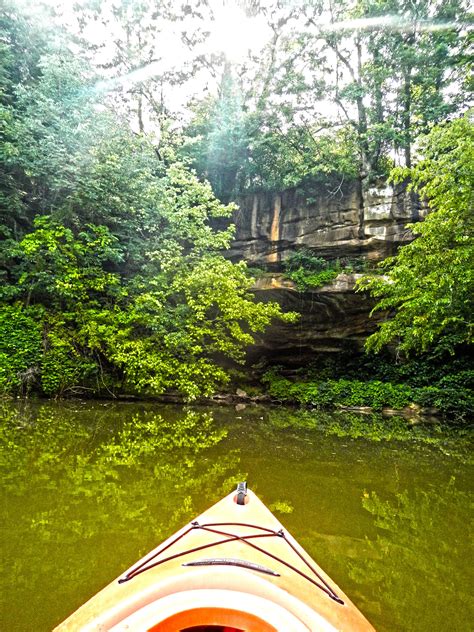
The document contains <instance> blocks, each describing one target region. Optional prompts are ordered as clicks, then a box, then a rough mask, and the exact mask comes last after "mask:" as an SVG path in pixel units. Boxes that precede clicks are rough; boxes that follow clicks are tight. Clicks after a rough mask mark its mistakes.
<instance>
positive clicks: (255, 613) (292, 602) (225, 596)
mask: <svg viewBox="0 0 474 632" xmlns="http://www.w3.org/2000/svg"><path fill="white" fill-rule="evenodd" d="M236 500H237V497H236V494H235V493H233V494H229V496H226V497H225V498H224V499H222V500H221V501H219V502H218V503H217V504H216V505H214V506H213V507H211V508H210V509H208V510H207V511H205V512H204V513H203V514H202V515H200V516H199V517H198V518H197V519H196V520H195V521H193V522H192V523H190V524H189V525H187V526H186V527H183V529H181V530H180V531H178V532H177V533H176V534H174V535H173V536H171V537H170V538H168V540H166V541H165V542H163V543H162V544H161V545H160V546H159V547H157V548H156V549H155V550H154V551H151V552H150V553H149V554H148V555H146V556H145V557H144V558H142V559H141V560H140V561H139V562H137V563H136V564H134V565H133V566H132V567H131V568H130V569H129V570H128V571H127V572H126V573H124V575H122V576H121V577H120V578H117V579H116V580H115V581H113V582H112V583H111V584H109V585H108V586H106V587H105V588H104V589H103V590H101V591H100V592H99V593H97V594H96V595H95V596H94V597H92V598H91V599H90V600H89V601H88V602H87V603H86V604H84V605H83V606H81V607H80V608H79V609H78V610H77V611H76V612H75V613H73V614H72V615H71V616H70V617H69V618H68V619H66V621H64V622H63V623H62V624H61V625H59V626H58V627H57V628H56V630H57V631H60V632H65V631H71V630H84V631H85V632H86V631H87V632H93V631H94V632H95V631H98V630H101V631H104V630H110V631H113V632H119V631H125V630H128V631H130V630H149V631H153V632H155V631H156V632H167V631H171V630H172V631H176V630H187V629H189V628H192V627H193V626H206V625H207V626H211V625H214V626H221V628H222V629H224V630H229V631H232V630H246V631H248V632H253V631H255V632H274V631H275V630H284V631H285V632H304V631H306V632H307V631H308V630H309V631H311V632H317V631H321V632H331V631H335V630H347V631H351V632H362V631H363V632H369V631H373V630H374V628H373V627H372V626H371V625H370V623H369V622H368V621H367V620H366V619H365V617H364V616H363V615H362V614H361V613H360V611H359V610H358V609H357V608H356V606H355V605H354V604H352V602H351V601H350V600H349V598H348V597H347V596H346V595H345V594H344V593H343V592H342V590H341V589H340V588H339V587H338V586H337V585H336V584H335V583H334V582H333V581H332V580H331V578H330V577H329V576H328V575H326V573H324V571H323V570H322V569H321V568H320V567H319V566H318V565H317V564H316V562H315V561H314V560H312V559H311V558H310V557H309V556H308V554H307V553H306V552H305V551H304V549H303V548H302V547H301V546H300V545H299V544H298V543H297V542H296V540H294V538H292V536H291V535H290V534H289V533H288V532H286V531H285V529H284V528H283V526H282V525H281V524H280V522H279V521H278V520H277V519H276V517H275V516H274V515H273V514H272V513H271V512H270V511H269V510H268V509H267V507H266V506H265V505H264V504H263V503H262V502H261V501H260V500H259V499H258V497H257V496H256V495H255V494H254V493H253V492H251V491H250V490H249V491H248V493H247V496H246V497H245V503H244V504H238V503H237V502H236Z"/></svg>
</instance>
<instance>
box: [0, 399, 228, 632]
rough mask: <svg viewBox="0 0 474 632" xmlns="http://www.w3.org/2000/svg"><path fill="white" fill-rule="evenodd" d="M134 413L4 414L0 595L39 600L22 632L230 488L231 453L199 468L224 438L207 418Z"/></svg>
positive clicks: (51, 617)
mask: <svg viewBox="0 0 474 632" xmlns="http://www.w3.org/2000/svg"><path fill="white" fill-rule="evenodd" d="M134 410H135V409H134V408H131V407H129V408H128V409H127V407H125V408H124V407H118V408H116V409H114V407H111V406H107V407H105V410H104V408H103V407H102V408H101V407H100V406H97V407H96V408H95V409H94V412H93V414H92V415H91V414H90V413H91V411H90V408H89V407H87V414H86V415H84V414H83V413H84V410H81V408H80V407H78V406H74V405H70V406H66V407H64V406H60V407H55V406H51V405H50V404H44V405H42V406H41V405H40V406H39V407H35V406H32V407H26V408H23V409H22V410H18V409H14V408H11V407H10V406H6V405H4V406H3V407H2V411H1V412H2V417H3V423H2V425H1V427H0V440H1V443H2V444H3V449H2V450H1V454H2V460H1V462H0V468H1V470H2V475H3V476H4V480H5V484H6V486H7V489H8V492H9V494H8V496H9V497H8V504H4V505H2V507H3V508H4V511H3V513H4V514H5V515H4V516H2V522H3V525H4V527H5V531H6V533H8V536H9V541H8V544H7V547H6V551H5V553H6V559H5V564H6V568H10V569H13V572H14V576H15V581H14V583H12V582H11V572H10V573H9V574H2V578H3V582H2V583H3V586H1V590H2V593H3V595H4V597H5V599H6V600H7V601H10V603H23V604H25V603H26V604H27V603H28V596H29V595H31V594H35V593H37V594H41V595H42V601H43V605H44V608H43V611H41V612H38V610H34V611H32V612H31V613H30V616H31V621H30V622H28V621H26V622H25V628H24V629H33V627H35V626H37V627H38V628H39V629H49V628H50V627H51V623H53V622H54V621H55V620H56V621H57V619H58V613H60V614H59V616H61V614H62V615H65V614H67V612H68V611H69V610H71V608H72V607H74V604H77V605H78V604H79V603H81V602H82V601H83V600H84V599H85V598H87V597H89V596H90V595H91V594H93V593H94V592H95V591H96V590H97V589H98V588H100V587H101V586H102V585H104V584H105V583H106V582H107V581H109V580H110V579H111V578H113V576H114V575H115V574H119V573H120V572H121V571H122V570H123V569H124V568H125V567H126V566H127V564H129V563H130V564H131V563H132V562H133V561H135V559H136V558H137V550H138V551H139V552H140V553H145V552H146V551H147V550H149V549H150V548H151V547H152V546H155V545H156V544H157V543H158V542H159V541H161V540H162V539H163V538H165V537H167V536H168V535H169V534H170V533H171V532H172V531H174V530H175V529H177V528H178V527H179V526H182V524H184V523H185V522H186V521H187V520H188V519H189V518H191V517H192V516H194V515H195V514H196V513H198V512H199V511H201V510H202V509H204V507H205V506H206V505H207V503H208V502H209V500H210V499H211V500H213V501H217V500H218V499H219V498H220V497H221V496H222V495H224V493H227V492H228V490H229V489H231V488H232V486H233V484H234V480H235V478H234V476H235V473H236V469H238V455H237V454H236V453H235V452H230V453H228V454H226V455H223V457H222V458H220V459H219V460H218V461H212V462H206V461H205V453H206V451H208V449H209V448H210V447H212V446H215V445H216V444H218V443H219V442H221V441H222V440H223V439H224V438H225V437H226V435H227V431H226V430H225V429H222V428H220V429H217V428H215V427H214V422H213V418H212V415H211V414H209V413H199V412H195V411H191V410H190V411H184V412H181V413H180V414H174V415H171V416H170V417H169V418H166V419H165V418H164V417H163V416H162V415H160V414H157V413H156V412H154V411H152V410H147V409H146V408H142V409H141V410H139V411H138V412H134ZM124 412H125V415H124ZM202 490H206V493H205V495H204V499H202V496H203V495H202V493H201V492H202ZM203 503H204V504H203ZM22 506H24V507H25V511H23V510H22ZM18 551H21V554H20V555H18ZM62 604H67V606H66V610H64V607H62ZM23 607H25V606H23ZM26 609H28V606H27V605H26ZM53 613H54V614H53ZM10 617H13V619H8V615H7V618H6V619H5V618H3V623H4V625H5V624H9V625H7V627H6V629H15V630H19V629H20V628H18V627H17V624H16V623H15V617H16V614H15V613H11V612H10ZM41 624H43V625H41Z"/></svg>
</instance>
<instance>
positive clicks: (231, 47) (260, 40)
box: [206, 5, 268, 62]
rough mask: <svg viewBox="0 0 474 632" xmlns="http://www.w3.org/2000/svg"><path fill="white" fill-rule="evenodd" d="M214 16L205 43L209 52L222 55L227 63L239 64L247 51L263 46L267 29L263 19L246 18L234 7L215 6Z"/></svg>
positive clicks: (238, 8)
mask: <svg viewBox="0 0 474 632" xmlns="http://www.w3.org/2000/svg"><path fill="white" fill-rule="evenodd" d="M214 16H215V20H214V21H213V23H212V24H211V25H210V31H211V34H210V36H209V39H208V40H207V42H206V48H207V49H208V50H209V51H210V52H217V53H224V54H225V56H226V58H227V59H228V60H229V61H232V62H239V61H243V59H244V58H245V57H246V56H247V54H248V53H249V51H251V50H255V49H260V48H262V47H263V46H264V44H265V41H266V35H267V33H266V31H267V29H268V27H267V25H266V23H265V20H264V19H263V18H261V19H259V18H258V17H253V18H248V17H247V16H246V15H245V13H244V11H243V10H242V9H241V8H240V7H238V6H236V5H230V6H229V5H227V6H217V7H215V9H214Z"/></svg>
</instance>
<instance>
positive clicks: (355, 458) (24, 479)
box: [0, 401, 472, 632]
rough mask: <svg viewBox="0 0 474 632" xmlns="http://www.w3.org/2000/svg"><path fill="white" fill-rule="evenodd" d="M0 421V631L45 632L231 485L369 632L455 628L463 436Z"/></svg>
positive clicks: (27, 417)
mask: <svg viewBox="0 0 474 632" xmlns="http://www.w3.org/2000/svg"><path fill="white" fill-rule="evenodd" d="M0 417H1V419H2V422H1V423H0V443H1V449H0V471H1V474H2V479H3V481H4V487H5V500H4V502H3V503H2V509H1V511H2V514H1V519H2V524H3V532H4V537H3V540H4V544H5V545H6V546H4V560H5V569H6V570H5V572H4V573H2V579H1V582H2V585H1V586H0V589H1V591H2V595H3V597H4V600H5V605H4V610H3V616H2V624H3V628H4V629H6V630H15V632H22V631H23V630H24V631H29V630H32V629H37V630H40V631H41V630H43V631H46V630H50V629H51V628H52V627H53V626H54V624H55V623H57V622H58V621H60V620H61V619H62V618H64V617H65V616H66V615H67V614H68V613H69V612H71V611H72V610H74V609H75V608H76V607H77V606H78V605H79V604H81V603H82V602H84V601H85V600H86V599H87V598H88V597H90V596H91V595H92V594H94V593H95V592H96V591H97V590H98V589H99V588H101V587H102V586H103V585H105V584H106V583H107V582H108V581H110V580H111V579H112V578H113V577H115V576H117V575H119V574H120V573H121V572H122V571H123V570H124V569H125V568H126V567H127V566H129V565H130V564H132V563H133V562H134V561H135V560H136V559H137V558H138V557H139V556H140V555H143V554H145V553H146V552H147V551H149V550H150V549H151V548H152V547H154V546H156V544H157V543H159V542H160V541H161V540H163V539H164V538H165V537H167V536H168V535H170V534H171V533H172V532H173V531H175V530H176V529H177V528H178V527H180V526H182V525H183V524H185V523H186V522H187V521H188V520H189V519H190V518H192V517H194V516H195V515H196V514H198V513H199V512H201V511H203V510H204V509H205V508H207V507H208V506H209V505H210V504H211V503H212V502H214V501H217V500H218V499H219V498H220V497H222V496H223V495H224V494H226V493H228V492H229V490H231V489H232V488H233V486H234V485H235V482H236V481H238V480H244V479H246V478H248V480H249V482H250V485H251V487H252V488H253V489H254V490H255V491H256V492H257V493H258V494H259V495H260V496H261V498H262V500H263V501H264V502H266V503H267V505H268V506H270V507H271V508H272V510H273V511H275V512H276V513H277V515H278V516H279V518H280V519H281V521H282V522H283V524H284V525H285V527H286V528H288V529H289V530H290V531H291V532H292V533H293V534H294V535H295V536H296V537H297V539H298V540H299V541H300V542H301V544H302V545H303V546H304V547H305V548H306V549H307V550H308V552H309V553H310V554H311V555H312V556H313V557H315V559H317V560H318V562H319V563H320V564H321V566H322V567H323V568H324V569H325V570H326V571H327V572H328V573H329V574H330V575H331V577H333V579H334V580H335V581H336V582H337V583H338V584H340V586H341V587H342V588H343V589H344V590H345V592H347V593H348V594H349V595H350V597H351V599H352V600H353V601H355V603H356V604H357V606H358V607H360V608H361V610H362V611H363V612H364V614H366V615H367V616H368V617H369V618H370V619H371V620H372V621H373V623H374V625H375V627H376V628H377V629H378V630H379V632H384V631H385V632H389V631H390V632H392V631H393V630H413V631H415V630H416V632H428V631H429V632H436V631H438V632H444V631H445V630H446V629H449V630H468V629H469V625H470V621H471V620H472V619H471V618H469V614H470V613H469V612H468V606H467V605H466V604H467V599H468V593H469V591H470V586H471V585H472V577H470V576H469V568H470V567H469V565H468V564H467V563H466V557H467V554H466V548H467V546H468V537H467V524H468V523H469V520H470V516H471V514H470V508H469V504H468V501H469V488H470V481H471V479H470V476H469V474H470V471H469V469H468V466H467V461H468V459H469V454H470V438H469V433H468V432H467V431H464V430H463V431H459V430H455V429H447V428H442V427H441V426H438V425H436V424H429V425H425V426H410V425H409V424H407V422H406V421H405V420H404V419H401V418H382V417H381V416H379V415H369V416H367V415H364V416H361V415H356V414H352V413H349V414H348V413H335V414H329V413H320V412H309V411H297V410H293V409H283V408H263V407H248V408H247V409H245V410H239V411H238V412H236V411H234V410H233V409H230V408H215V409H213V410H207V409H204V408H203V409H198V410H191V409H183V408H180V407H173V406H166V407H165V406H158V405H154V404H144V403H133V404H132V403H123V402H122V403H110V402H82V403H81V402H77V401H76V402H62V403H54V402H40V403H35V402H30V403H28V402H27V403H26V404H25V403H12V402H10V403H8V402H5V403H3V404H0ZM466 569H467V570H466ZM447 620H449V626H446V621H447Z"/></svg>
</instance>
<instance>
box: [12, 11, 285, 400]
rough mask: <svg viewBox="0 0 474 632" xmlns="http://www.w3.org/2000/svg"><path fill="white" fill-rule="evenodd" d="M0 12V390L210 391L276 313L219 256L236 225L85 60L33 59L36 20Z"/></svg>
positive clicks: (57, 53)
mask: <svg viewBox="0 0 474 632" xmlns="http://www.w3.org/2000/svg"><path fill="white" fill-rule="evenodd" d="M3 18H4V19H3V23H2V29H3V31H2V41H3V46H4V48H5V50H6V53H7V54H6V55H5V56H4V57H3V58H2V59H3V60H4V65H3V67H2V72H1V74H0V77H1V80H2V99H3V106H2V107H3V114H4V117H3V121H4V130H3V133H4V143H3V145H2V155H1V159H2V163H3V166H4V168H5V179H4V181H2V186H1V192H2V203H3V209H2V223H1V231H2V233H3V241H2V244H1V252H0V268H1V276H0V279H1V286H0V294H1V299H2V305H1V308H0V389H1V390H2V391H4V392H12V393H25V392H28V391H30V390H32V389H35V390H37V391H39V392H42V393H44V394H46V395H57V394H66V393H84V392H92V393H101V392H103V393H107V394H113V393H114V392H115V391H116V390H117V389H118V390H121V391H125V392H127V393H140V394H154V395H156V394H161V393H164V392H166V391H169V390H174V391H179V392H180V393H182V394H183V395H184V396H185V397H187V398H188V399H193V398H196V397H197V396H199V395H201V394H207V395H209V394H210V393H212V392H213V391H214V389H215V388H216V386H217V385H218V384H221V383H223V382H225V381H226V379H227V375H226V372H225V370H224V369H223V368H222V363H221V362H219V361H218V360H219V358H227V359H230V360H232V361H237V362H239V361H241V360H242V359H243V357H244V349H245V347H246V346H247V345H248V344H250V343H251V342H252V340H253V335H252V334H253V333H254V332H257V331H262V330H263V329H264V328H265V327H266V326H267V325H268V324H269V322H270V321H271V319H272V318H274V317H282V315H281V312H280V309H279V307H278V306H277V305H275V304H271V303H270V304H261V303H260V304H257V303H256V302H255V301H254V299H253V296H252V295H251V293H250V288H251V285H252V279H251V278H250V276H249V274H248V273H247V271H246V266H245V264H244V263H241V264H236V265H234V264H232V263H230V262H229V261H227V260H226V259H225V258H224V257H223V256H222V254H221V253H222V251H223V250H225V249H226V248H227V247H228V245H229V242H230V239H231V237H232V234H233V229H232V227H231V228H228V229H226V230H223V231H218V230H215V229H213V228H212V226H211V221H212V220H213V219H214V218H219V217H227V216H229V214H230V213H231V211H232V210H233V206H232V205H230V206H223V205H222V204H221V203H220V202H219V201H218V200H217V199H216V198H215V197H214V195H213V193H212V190H211V188H210V186H209V185H208V184H207V183H202V182H200V181H199V180H198V179H197V178H196V176H195V175H193V174H192V173H191V172H190V171H189V170H187V169H186V168H185V166H183V165H182V164H181V163H180V162H179V161H178V160H177V159H176V157H175V156H174V155H173V152H172V150H171V149H170V148H168V149H167V148H166V147H161V148H160V150H159V151H158V149H157V147H156V145H154V144H153V142H152V139H150V138H148V137H145V136H144V135H142V134H134V133H133V132H132V131H131V129H130V127H129V125H128V122H127V120H125V119H123V118H121V117H120V116H118V115H117V113H115V112H113V111H111V109H110V108H109V107H108V102H107V100H102V101H101V100H100V98H99V96H100V95H99V96H98V95H97V91H94V90H92V89H91V85H92V84H91V81H92V80H93V79H94V78H93V77H92V76H91V75H90V72H89V71H88V70H87V66H86V65H85V64H84V63H83V62H82V61H81V59H80V58H74V57H73V55H72V54H71V53H70V52H69V50H68V49H67V48H65V47H64V48H57V49H54V50H51V48H52V47H51V46H50V45H49V44H48V45H47V44H46V43H45V42H44V41H40V43H39V44H38V47H37V48H36V49H34V53H35V55H34V56H33V55H32V56H31V57H28V56H27V54H26V50H27V49H28V47H29V41H30V40H29V30H31V31H32V32H33V33H35V29H34V26H33V24H32V23H31V21H30V20H28V18H26V17H25V16H23V15H19V16H18V15H14V14H13V13H12V14H8V12H5V13H4V15H3ZM99 105H100V107H99ZM290 317H291V316H290ZM287 318H288V316H287ZM17 349H18V353H17V352H16V350H17Z"/></svg>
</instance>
